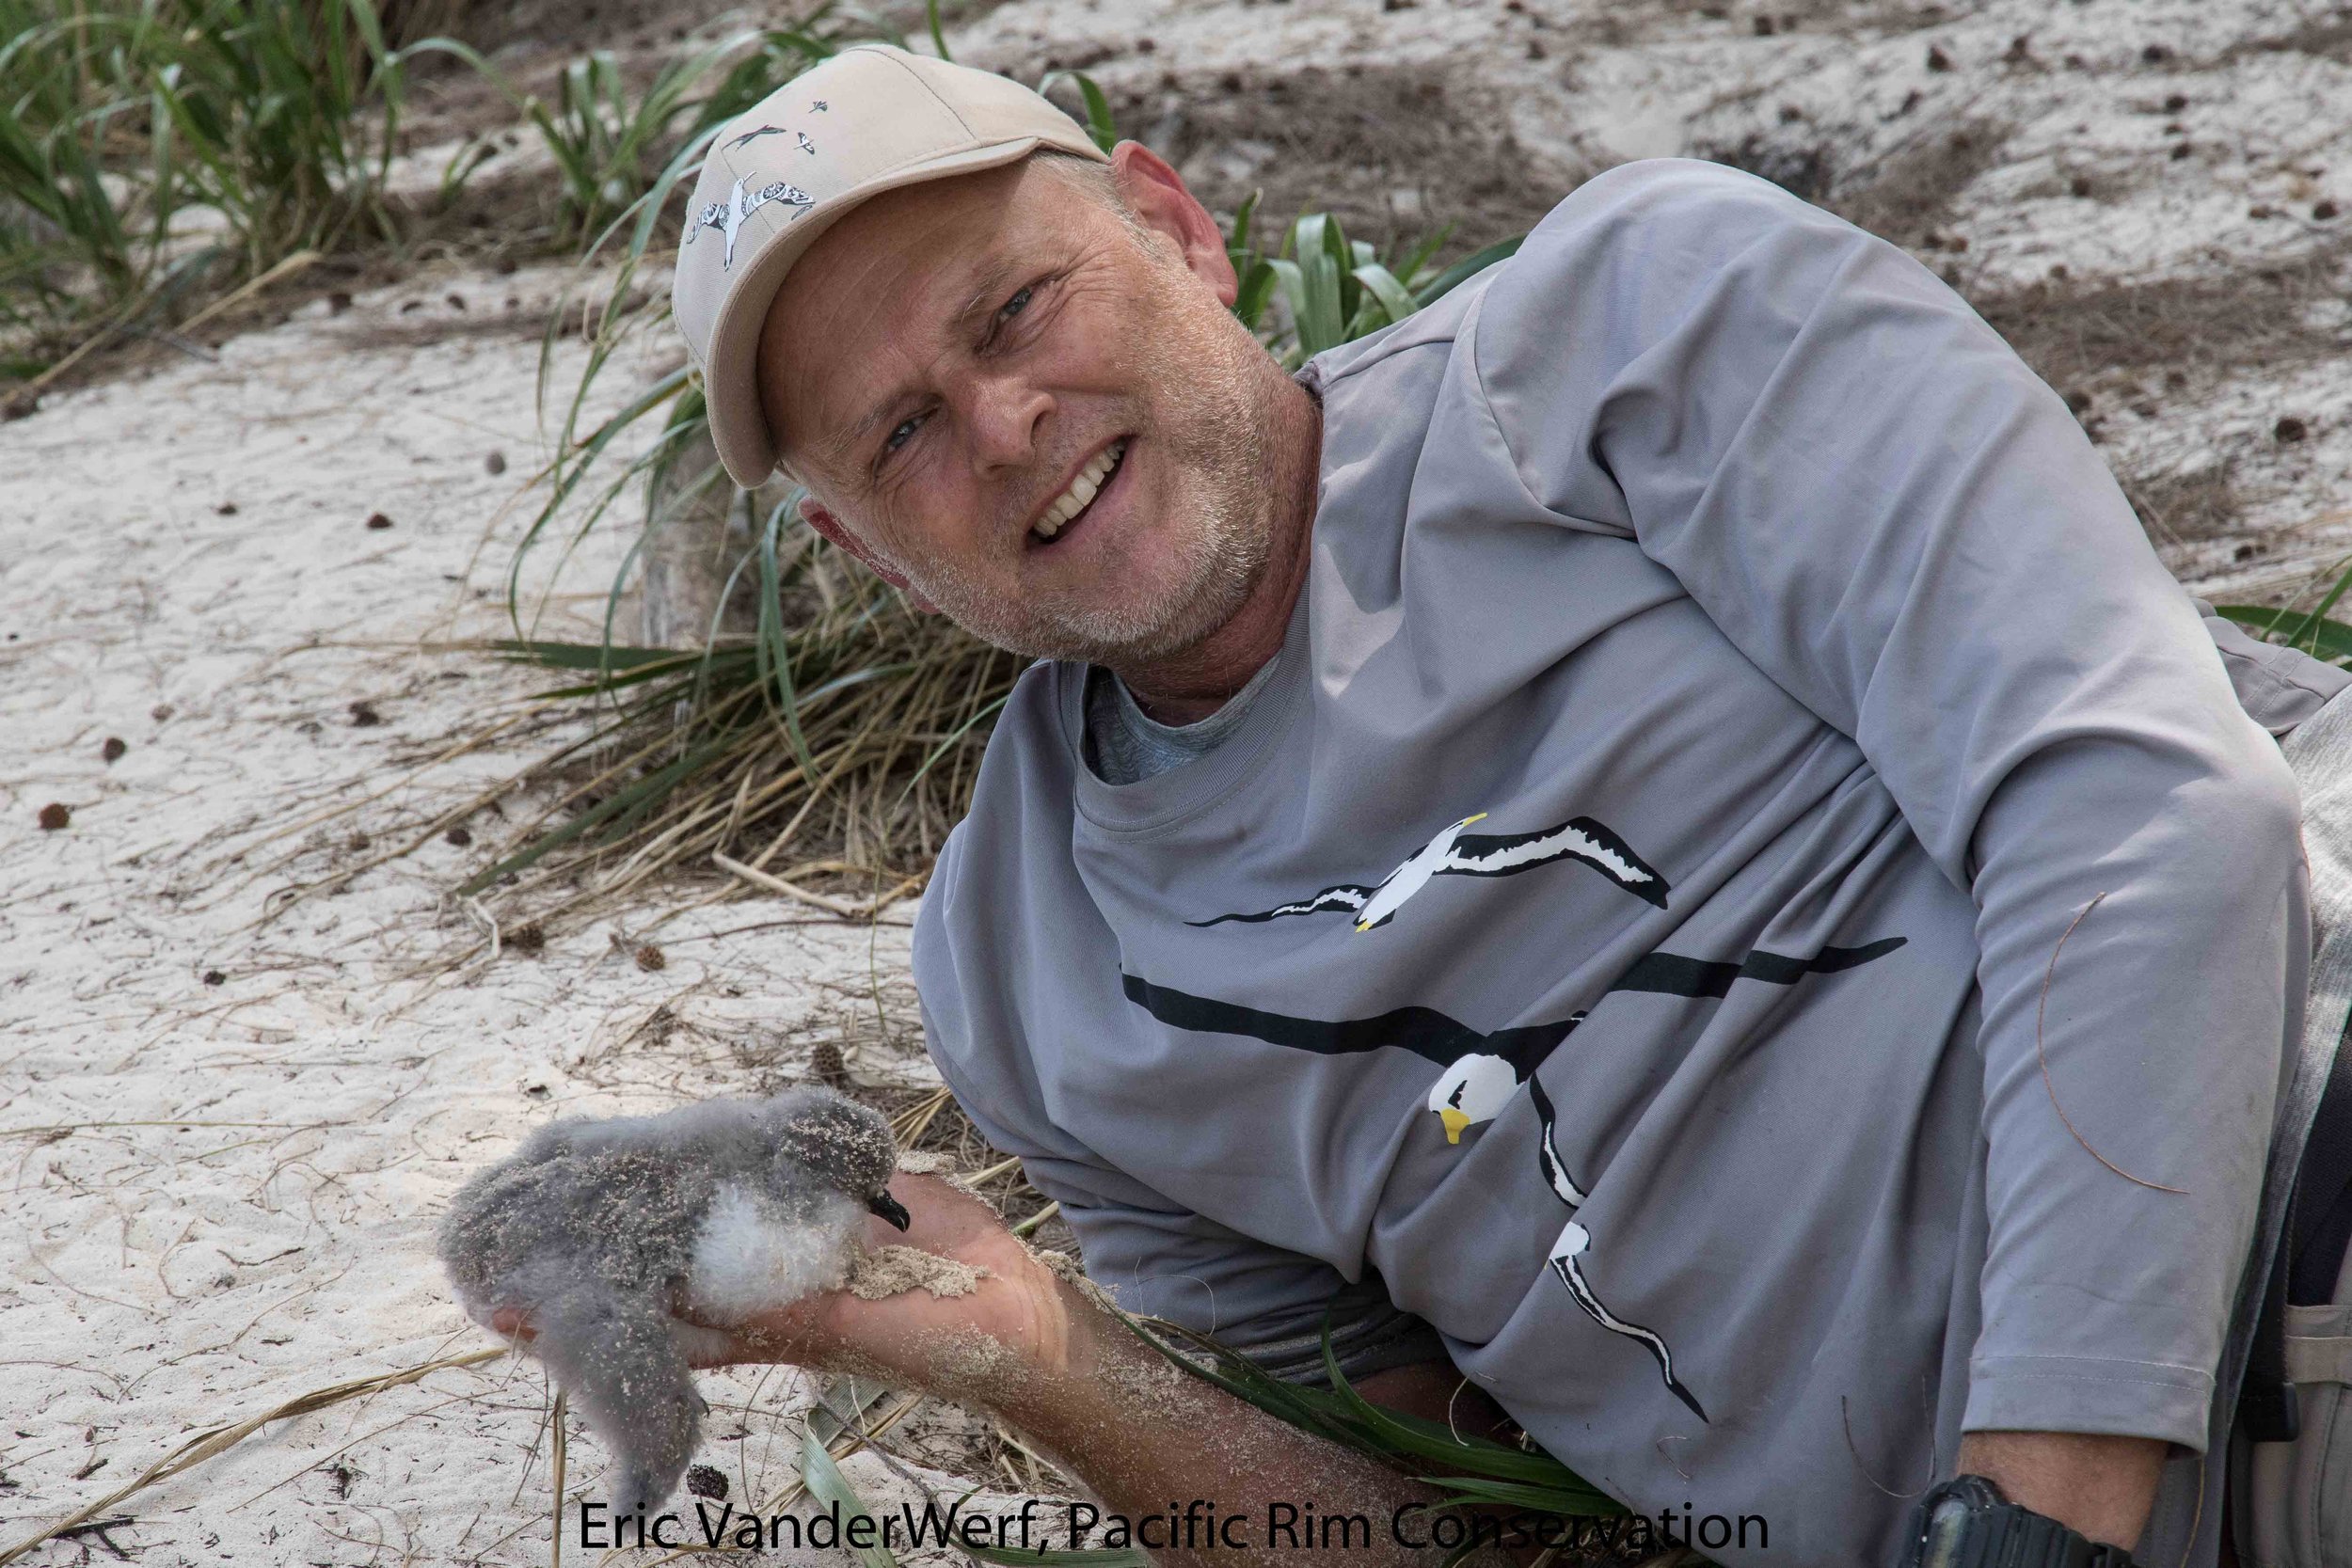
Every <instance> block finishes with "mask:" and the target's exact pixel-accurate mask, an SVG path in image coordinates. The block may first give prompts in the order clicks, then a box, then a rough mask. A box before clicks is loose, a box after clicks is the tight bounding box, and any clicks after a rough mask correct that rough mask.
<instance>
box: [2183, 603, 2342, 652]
mask: <svg viewBox="0 0 2352 1568" xmlns="http://www.w3.org/2000/svg"><path fill="white" fill-rule="evenodd" d="M2213 608H2214V613H2215V614H2217V615H2219V616H2221V617H2223V618H2224V619H2226V620H2231V621H2235V622H2236V623H2237V624H2238V625H2239V626H2244V627H2245V628H2246V629H2247V630H2248V631H2249V632H2250V633H2252V634H2253V635H2254V636H2255V637H2258V638H2260V639H2262V640H2263V641H2272V642H2283V643H2285V644H2286V645H2287V646H2289V647H2304V648H2309V649H2310V650H2311V651H2312V653H2313V654H2314V655H2316V656H2317V657H2322V658H2332V659H2335V660H2337V661H2339V662H2341V661H2343V660H2345V659H2352V626H2345V625H2344V623H2343V622H2342V621H2330V620H2328V619H2327V618H2326V617H2325V616H2324V615H2319V614H2316V613H2314V614H2312V615H2308V616H2307V615H2304V614H2302V613H2301V612H2299V611H2296V610H2271V609H2266V608H2265V607H2264V606H2262V605H2250V604H2220V605H2216V606H2214V607H2213ZM2289 622H2293V623H2294V624H2295V629H2294V632H2293V634H2292V635H2291V636H2287V637H2280V635H2279V633H2280V631H2281V630H2283V629H2284V628H2285V627H2286V626H2287V624H2288V623H2289Z"/></svg>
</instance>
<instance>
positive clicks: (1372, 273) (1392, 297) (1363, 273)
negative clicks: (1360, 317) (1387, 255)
mask: <svg viewBox="0 0 2352 1568" xmlns="http://www.w3.org/2000/svg"><path fill="white" fill-rule="evenodd" d="M1354 277H1355V279H1356V281H1357V282H1359V283H1361V284H1362V285H1363V286H1364V292H1365V293H1368V294H1370V295H1371V296H1372V297H1373V298H1374V299H1375V300H1376V301H1378V302H1379V306H1380V309H1381V312H1382V314H1383V315H1384V316H1385V317H1386V320H1383V321H1380V322H1377V323H1375V324H1374V325H1376V326H1386V325H1389V324H1390V323H1391V322H1401V321H1403V320H1404V319H1405V318H1406V317H1407V316H1409V315H1411V314H1412V313H1413V312H1414V311H1415V310H1417V309H1420V306H1419V305H1418V304H1416V303H1415V301H1414V299H1413V296H1412V295H1411V294H1410V293H1406V288H1405V285H1404V284H1402V283H1400V282H1398V281H1397V277H1396V275H1395V274H1394V273H1392V272H1391V271H1390V270H1389V269H1388V268H1386V267H1384V266H1382V265H1381V264H1380V263H1379V262H1377V261H1366V262H1364V263H1363V264H1362V265H1360V266H1359V267H1357V268H1356V269H1355V272H1354Z"/></svg>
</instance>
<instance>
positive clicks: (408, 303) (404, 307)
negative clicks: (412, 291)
mask: <svg viewBox="0 0 2352 1568" xmlns="http://www.w3.org/2000/svg"><path fill="white" fill-rule="evenodd" d="M421 309H424V301H423V300H421V299H405V300H403V301H401V305H400V313H401V314H402V315H404V316H405V315H406V314H407V313H408V312H409V311H411V310H421Z"/></svg>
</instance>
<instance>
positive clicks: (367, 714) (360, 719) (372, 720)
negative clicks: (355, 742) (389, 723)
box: [351, 698, 384, 730]
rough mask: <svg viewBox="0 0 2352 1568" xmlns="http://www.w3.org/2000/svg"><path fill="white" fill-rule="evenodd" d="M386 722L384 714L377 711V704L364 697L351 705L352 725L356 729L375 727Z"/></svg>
mask: <svg viewBox="0 0 2352 1568" xmlns="http://www.w3.org/2000/svg"><path fill="white" fill-rule="evenodd" d="M382 722H384V716H383V715H382V714H380V713H378V712H376V711H375V705H374V704H373V703H371V702H368V701H367V700H365V699H364V698H363V699H361V700H360V701H358V702H356V703H354V704H352V705H351V727H352V728H353V729H355V730H366V729H373V728H374V727H375V726H376V725H378V724H381V723H382Z"/></svg>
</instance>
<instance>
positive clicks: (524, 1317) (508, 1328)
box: [490, 1307, 537, 1340]
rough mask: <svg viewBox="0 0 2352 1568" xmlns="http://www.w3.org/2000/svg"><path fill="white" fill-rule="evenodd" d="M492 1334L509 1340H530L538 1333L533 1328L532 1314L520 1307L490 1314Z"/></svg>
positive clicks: (501, 1309)
mask: <svg viewBox="0 0 2352 1568" xmlns="http://www.w3.org/2000/svg"><path fill="white" fill-rule="evenodd" d="M490 1332H491V1333H493V1334H503V1335H505V1336H506V1337H507V1338H509V1339H523V1340H529V1339H530V1338H532V1336H533V1335H534V1334H535V1333H536V1332H537V1331H536V1330H535V1329H533V1328H532V1326H531V1314H529V1313H528V1312H525V1311H524V1310H523V1309H522V1308H521V1307H500V1308H498V1309H497V1310H496V1311H494V1312H492V1313H491V1314H490Z"/></svg>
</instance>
